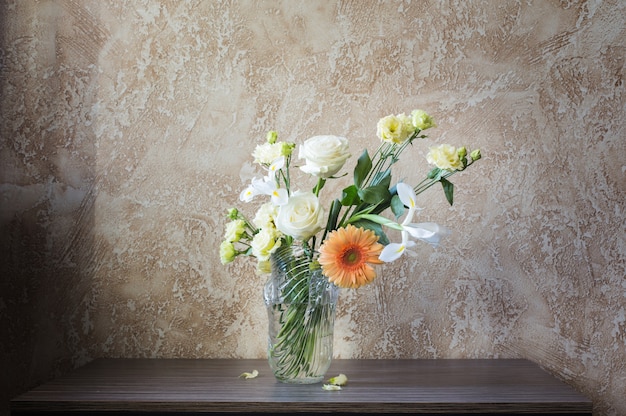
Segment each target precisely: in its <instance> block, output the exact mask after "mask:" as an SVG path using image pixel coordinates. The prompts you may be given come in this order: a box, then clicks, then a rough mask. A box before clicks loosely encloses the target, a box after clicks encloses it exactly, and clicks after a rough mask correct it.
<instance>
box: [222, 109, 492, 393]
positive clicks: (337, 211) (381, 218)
mask: <svg viewBox="0 0 626 416" xmlns="http://www.w3.org/2000/svg"><path fill="white" fill-rule="evenodd" d="M431 127H435V123H434V121H433V119H432V118H431V117H430V116H429V115H428V114H426V113H425V112H424V111H422V110H414V111H413V112H412V113H411V114H410V115H405V114H398V115H389V116H386V117H383V118H382V119H380V120H379V121H378V124H377V135H378V138H379V139H380V144H379V146H378V148H377V149H376V151H375V152H374V153H373V154H372V155H370V153H369V152H368V151H367V149H365V150H364V151H363V152H362V153H361V155H360V156H359V157H358V160H357V162H356V165H355V167H354V170H353V174H352V181H351V182H352V183H350V184H349V185H348V186H346V187H344V188H343V189H342V191H341V195H340V196H339V197H338V198H335V199H332V201H331V202H330V204H329V205H328V206H327V207H325V206H324V204H323V203H322V202H321V200H320V194H321V192H322V190H323V189H324V186H325V185H326V183H327V181H328V180H335V179H340V178H342V177H344V176H345V175H346V173H345V172H344V173H342V172H341V171H342V169H343V168H344V165H345V162H346V161H347V160H348V159H349V158H350V156H351V154H350V150H349V142H348V140H347V139H346V138H344V137H338V136H315V137H312V138H310V139H308V140H306V141H304V143H302V144H301V145H300V146H299V148H298V159H297V160H298V162H299V165H298V166H296V167H298V168H299V169H300V170H301V171H302V172H304V174H305V176H304V177H305V178H306V177H308V176H310V177H312V178H313V180H312V181H311V183H310V185H308V188H307V187H306V186H305V187H304V188H297V187H295V186H294V183H293V182H292V179H294V178H293V177H292V172H291V169H292V168H293V167H294V166H293V164H294V156H295V152H296V144H295V143H293V142H287V141H279V140H278V134H277V133H276V132H274V131H271V132H269V133H268V134H267V138H266V141H265V143H263V144H260V145H258V146H256V148H255V150H254V152H253V153H252V155H253V157H254V161H255V162H256V163H257V164H258V165H259V166H260V167H261V168H262V170H263V175H262V176H260V177H255V178H253V179H252V180H251V182H250V184H249V185H248V186H247V187H246V188H245V189H244V190H243V191H242V192H241V194H240V200H241V201H242V202H251V201H253V200H258V199H261V200H262V201H263V202H262V203H261V204H260V206H259V207H258V209H257V211H256V214H255V215H254V217H253V218H252V219H249V218H248V217H247V216H246V215H244V213H243V212H242V211H240V210H238V209H236V208H231V209H230V210H229V212H228V218H229V220H230V221H228V222H227V224H226V230H225V234H224V241H223V242H222V243H221V245H220V259H221V261H222V263H223V264H227V263H230V262H232V261H233V260H234V259H235V258H237V257H239V256H250V257H254V258H256V260H257V272H258V273H259V274H270V279H269V280H268V282H267V284H266V286H265V291H264V297H265V302H266V304H267V306H268V317H269V328H270V329H269V347H268V356H269V357H268V358H269V362H270V367H271V368H272V370H273V371H274V375H275V376H276V378H278V379H279V380H280V381H284V382H292V383H314V382H318V381H320V380H321V379H322V378H323V375H324V372H325V371H326V370H327V369H328V366H329V365H330V360H331V358H332V334H333V322H334V313H335V303H336V301H337V290H338V289H337V288H338V287H339V288H358V287H360V286H363V285H365V284H368V283H370V282H372V281H373V280H374V279H375V278H376V265H379V264H382V263H386V262H392V261H395V260H397V259H399V258H401V257H402V256H403V255H404V254H405V253H411V252H412V249H413V248H414V247H415V246H416V244H417V243H416V242H417V241H423V242H426V243H429V244H431V245H433V246H437V245H438V244H439V242H440V241H441V239H442V238H443V237H445V236H446V235H447V234H448V233H449V230H448V229H447V228H446V227H442V226H440V225H438V224H435V223H433V222H422V223H414V222H412V221H413V218H414V217H415V215H416V214H417V213H418V212H419V210H420V208H419V207H418V201H417V196H418V195H419V194H421V193H422V192H424V191H426V190H427V189H429V188H430V187H431V186H433V185H434V184H436V183H440V184H441V185H442V187H443V191H444V194H445V197H446V199H447V200H448V202H449V203H450V204H452V203H453V193H454V186H453V184H452V183H451V182H450V181H449V179H448V178H449V177H450V176H452V175H454V174H455V173H457V172H459V171H463V170H465V169H466V168H467V167H468V166H470V165H471V164H472V163H474V162H475V161H477V160H478V159H480V150H474V151H472V152H471V153H469V154H468V151H467V149H466V148H465V147H458V148H457V147H454V146H450V145H447V144H443V145H440V146H434V147H431V148H430V151H429V152H428V155H427V161H428V162H429V163H430V164H432V165H433V167H432V169H431V170H430V171H429V172H428V174H427V175H426V177H425V178H424V179H423V180H422V181H420V182H419V183H417V184H415V185H410V184H408V183H406V182H404V181H398V182H394V181H393V179H392V175H391V168H392V166H393V165H394V164H395V163H396V162H398V160H399V159H400V155H401V154H402V153H403V152H404V151H405V150H407V148H408V147H409V146H411V145H412V144H413V143H414V142H415V141H416V140H421V139H424V138H426V135H425V134H424V133H423V132H424V130H427V129H429V128H431ZM294 176H295V175H294ZM390 230H392V231H396V233H399V234H400V238H398V239H396V240H394V241H390V239H389V238H388V236H387V233H388V232H389V231H390Z"/></svg>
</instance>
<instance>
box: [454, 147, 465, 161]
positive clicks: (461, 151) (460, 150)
mask: <svg viewBox="0 0 626 416" xmlns="http://www.w3.org/2000/svg"><path fill="white" fill-rule="evenodd" d="M456 151H457V153H458V155H459V159H463V158H464V157H465V156H467V149H466V148H465V146H463V147H459V148H458V149H456Z"/></svg>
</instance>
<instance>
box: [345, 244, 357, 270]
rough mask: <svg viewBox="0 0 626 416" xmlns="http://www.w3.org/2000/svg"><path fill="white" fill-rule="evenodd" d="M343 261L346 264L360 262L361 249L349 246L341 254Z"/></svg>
mask: <svg viewBox="0 0 626 416" xmlns="http://www.w3.org/2000/svg"><path fill="white" fill-rule="evenodd" d="M342 260H343V262H344V264H345V265H347V266H356V265H360V264H361V250H359V248H358V247H349V248H348V249H347V250H346V251H345V253H344V254H343V259H342Z"/></svg>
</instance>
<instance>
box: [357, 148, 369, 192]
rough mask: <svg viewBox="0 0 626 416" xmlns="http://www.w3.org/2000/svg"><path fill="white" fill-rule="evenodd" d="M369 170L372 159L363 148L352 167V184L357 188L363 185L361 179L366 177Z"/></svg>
mask: <svg viewBox="0 0 626 416" xmlns="http://www.w3.org/2000/svg"><path fill="white" fill-rule="evenodd" d="M370 170H372V159H370V155H369V153H367V150H364V151H363V154H361V157H360V158H359V160H358V161H357V163H356V166H355V167H354V185H355V186H356V187H357V188H360V187H361V185H363V181H364V180H365V178H367V175H368V174H369V173H370Z"/></svg>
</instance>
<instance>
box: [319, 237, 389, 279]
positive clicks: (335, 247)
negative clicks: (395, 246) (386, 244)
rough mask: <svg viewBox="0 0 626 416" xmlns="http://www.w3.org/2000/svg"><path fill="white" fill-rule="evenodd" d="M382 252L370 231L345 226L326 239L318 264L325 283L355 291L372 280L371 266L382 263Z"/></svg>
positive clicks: (381, 246) (374, 272)
mask: <svg viewBox="0 0 626 416" xmlns="http://www.w3.org/2000/svg"><path fill="white" fill-rule="evenodd" d="M382 250H383V245H382V244H380V243H379V242H378V236H377V235H376V234H375V233H374V232H373V231H371V230H366V229H364V228H357V227H355V226H354V225H348V226H347V227H345V228H339V229H338V230H335V231H333V232H331V233H330V234H329V235H328V238H327V239H326V241H325V242H324V244H322V246H321V247H320V257H319V260H318V261H319V263H320V265H321V266H322V272H323V273H324V275H325V276H326V277H328V280H330V281H331V282H333V283H334V284H336V285H337V286H339V287H345V288H352V289H356V288H358V287H360V286H363V285H365V284H367V283H370V282H371V281H372V280H374V278H375V277H376V271H375V270H374V268H373V267H372V266H371V265H372V264H382V263H383V262H382V261H381V260H379V259H378V256H379V255H380V253H381V251H382Z"/></svg>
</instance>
